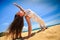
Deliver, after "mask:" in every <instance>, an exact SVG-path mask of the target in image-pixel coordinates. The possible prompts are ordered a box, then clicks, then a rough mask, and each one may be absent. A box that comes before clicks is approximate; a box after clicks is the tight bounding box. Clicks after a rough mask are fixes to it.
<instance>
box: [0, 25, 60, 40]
mask: <svg viewBox="0 0 60 40" xmlns="http://www.w3.org/2000/svg"><path fill="white" fill-rule="evenodd" d="M27 35H28V32H24V33H22V37H23V40H60V25H55V26H51V27H49V28H48V29H46V30H45V31H39V30H35V31H32V35H31V37H29V38H26V37H27ZM5 37H6V36H3V37H0V40H6V38H5ZM7 40H11V38H10V37H9V38H8V39H7Z"/></svg>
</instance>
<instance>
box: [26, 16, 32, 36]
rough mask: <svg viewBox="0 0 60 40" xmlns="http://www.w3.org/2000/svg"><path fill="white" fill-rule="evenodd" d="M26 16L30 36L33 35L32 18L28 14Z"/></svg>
mask: <svg viewBox="0 0 60 40" xmlns="http://www.w3.org/2000/svg"><path fill="white" fill-rule="evenodd" d="M25 18H26V21H27V23H28V36H31V31H32V27H31V22H30V18H29V16H26V17H25Z"/></svg>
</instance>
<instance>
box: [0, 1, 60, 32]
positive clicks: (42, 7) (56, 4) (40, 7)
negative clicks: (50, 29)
mask: <svg viewBox="0 0 60 40" xmlns="http://www.w3.org/2000/svg"><path fill="white" fill-rule="evenodd" d="M14 2H16V3H17V4H19V5H21V6H22V7H23V8H24V9H28V8H30V9H31V10H33V11H34V12H36V13H37V14H38V15H39V16H40V17H41V18H42V19H43V20H44V21H45V23H46V25H54V24H57V23H60V0H0V32H3V31H6V30H7V28H8V27H9V25H10V24H11V22H12V21H13V19H14V15H15V14H16V13H17V12H18V11H19V9H18V8H17V7H15V6H14V5H13V3H14ZM24 21H25V22H24V28H23V30H27V27H28V26H27V23H26V20H25V19H24ZM31 23H32V28H33V29H34V28H39V25H38V23H36V22H31Z"/></svg>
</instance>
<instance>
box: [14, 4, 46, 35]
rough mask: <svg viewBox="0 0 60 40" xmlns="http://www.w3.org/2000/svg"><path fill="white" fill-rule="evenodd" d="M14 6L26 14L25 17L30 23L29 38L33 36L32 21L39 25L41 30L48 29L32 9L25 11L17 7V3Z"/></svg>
mask: <svg viewBox="0 0 60 40" xmlns="http://www.w3.org/2000/svg"><path fill="white" fill-rule="evenodd" d="M14 5H15V6H17V7H18V8H19V9H20V10H22V11H23V12H24V16H25V18H26V20H27V23H28V36H30V35H31V30H32V28H31V22H30V19H33V20H34V21H35V22H37V23H39V25H40V28H41V30H45V29H47V28H46V25H45V22H44V21H43V20H42V19H41V18H40V17H39V16H38V15H37V14H36V13H35V12H33V11H32V10H31V9H28V10H24V9H23V8H22V7H21V6H19V5H17V4H16V3H15V4H14Z"/></svg>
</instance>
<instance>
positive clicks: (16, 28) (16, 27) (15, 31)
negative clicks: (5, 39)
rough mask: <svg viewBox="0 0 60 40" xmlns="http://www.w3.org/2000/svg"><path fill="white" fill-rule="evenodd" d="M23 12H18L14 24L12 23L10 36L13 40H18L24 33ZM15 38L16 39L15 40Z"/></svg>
mask: <svg viewBox="0 0 60 40" xmlns="http://www.w3.org/2000/svg"><path fill="white" fill-rule="evenodd" d="M23 16H24V14H23V12H22V11H20V12H18V13H17V14H16V15H15V17H14V20H13V22H12V23H11V25H10V27H9V28H8V31H9V32H8V35H7V36H9V35H11V37H12V39H13V40H15V39H16V38H21V37H22V36H21V33H22V28H23V26H24V20H23ZM14 36H15V38H14Z"/></svg>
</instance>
